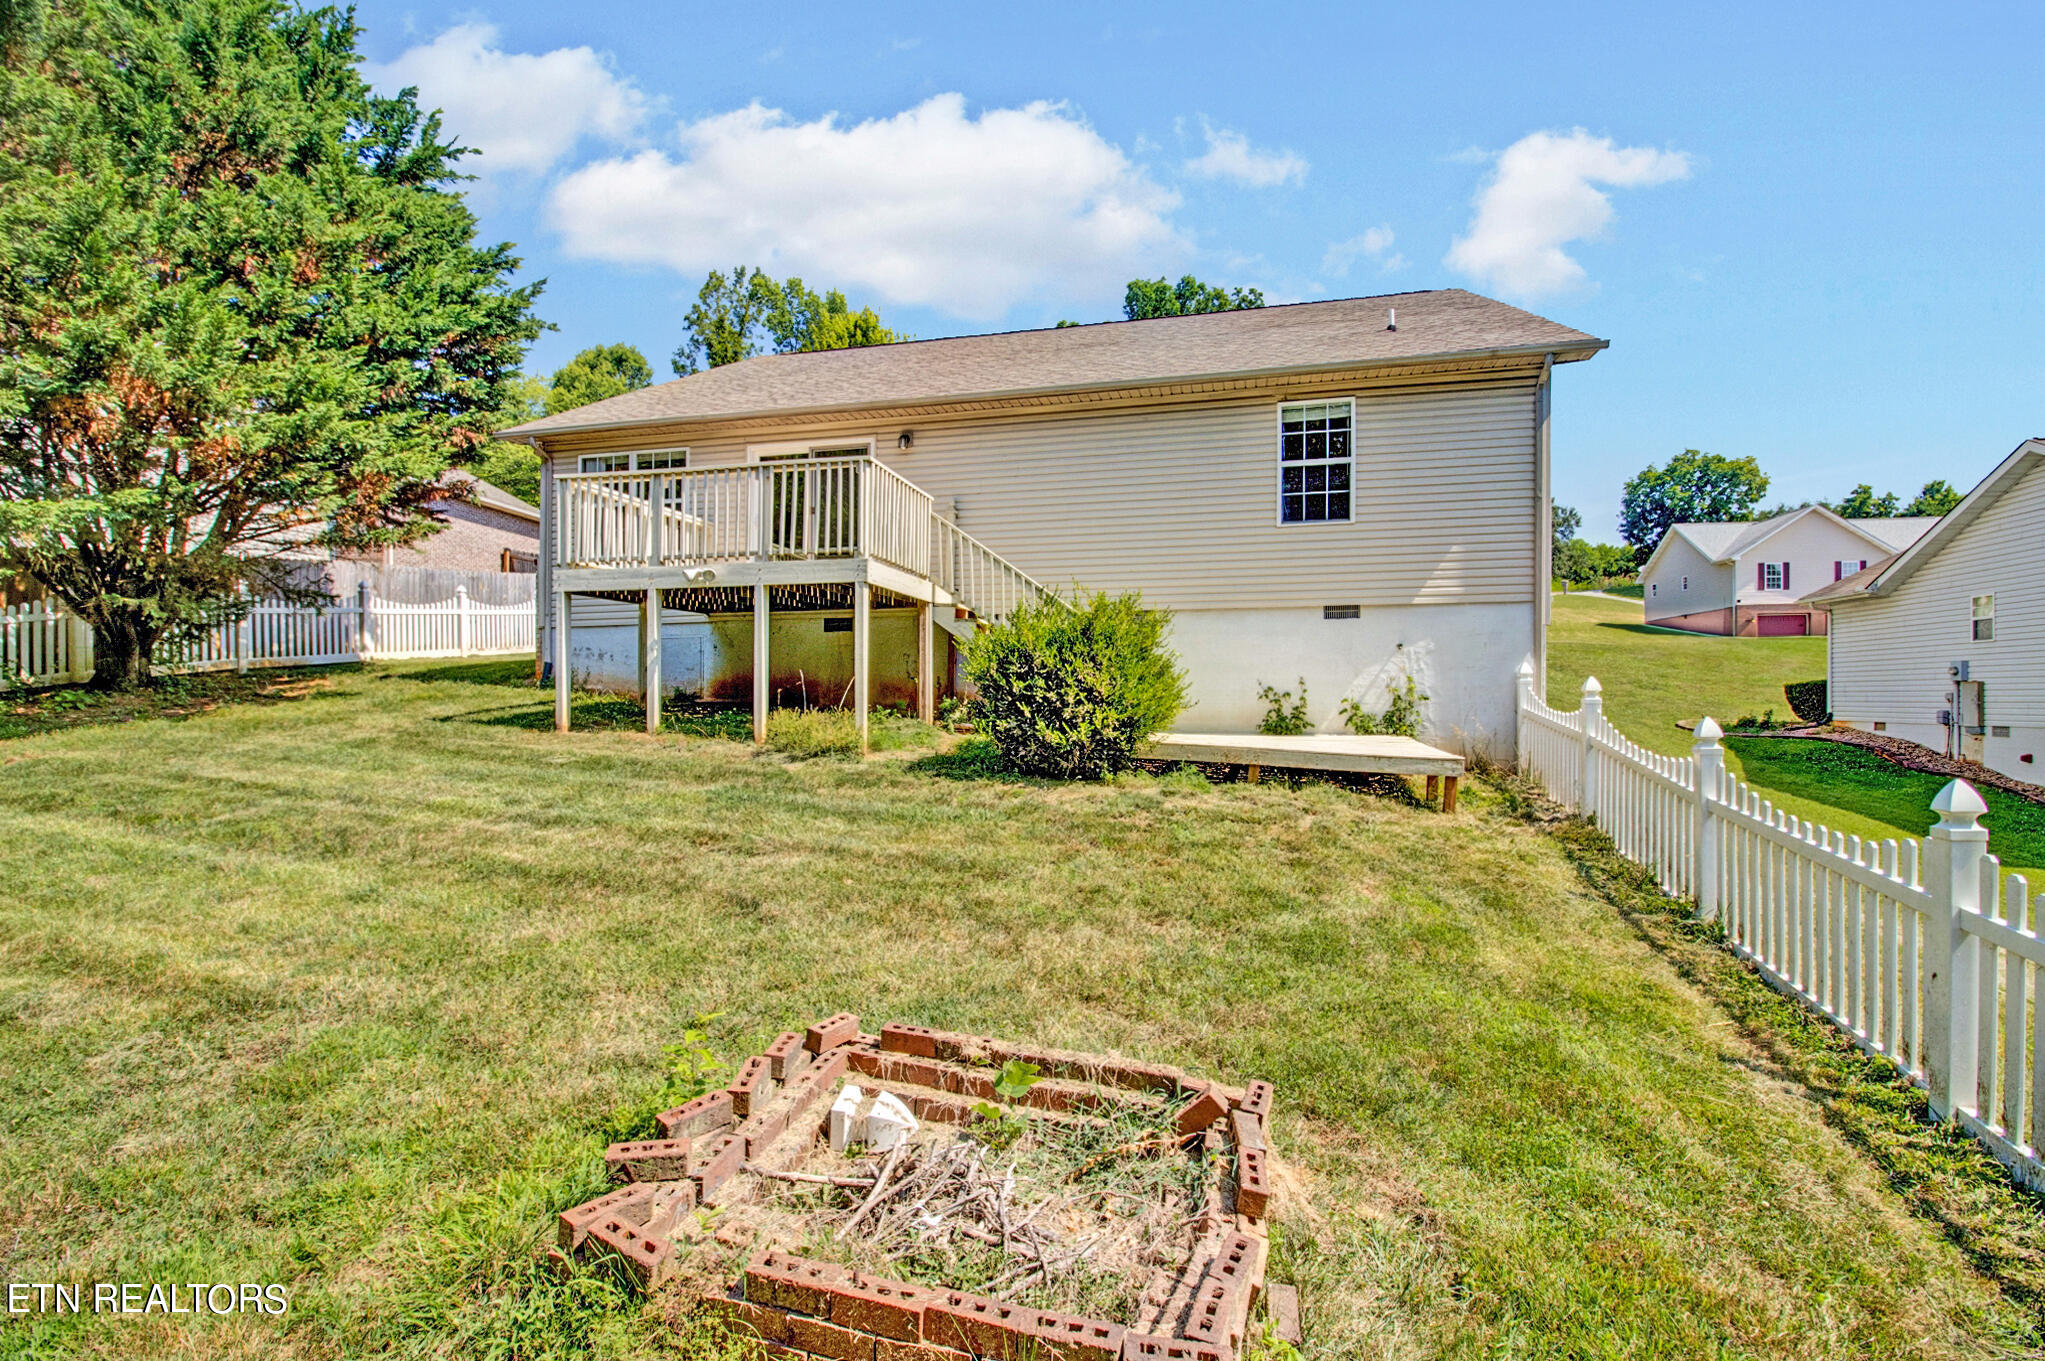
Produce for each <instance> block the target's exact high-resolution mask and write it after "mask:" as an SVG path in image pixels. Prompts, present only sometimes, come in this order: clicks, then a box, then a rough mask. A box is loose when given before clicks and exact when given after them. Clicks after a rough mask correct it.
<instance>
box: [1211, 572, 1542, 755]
mask: <svg viewBox="0 0 2045 1361" xmlns="http://www.w3.org/2000/svg"><path fill="white" fill-rule="evenodd" d="M1171 644H1172V647H1173V648H1174V649H1175V650H1176V651H1177V652H1178V654H1179V659H1180V663H1181V665H1183V666H1184V667H1185V669H1186V673H1187V680H1188V688H1189V689H1190V691H1191V694H1192V700H1193V707H1191V708H1189V709H1188V710H1187V711H1186V712H1185V713H1184V714H1182V715H1180V717H1179V721H1178V724H1177V725H1176V726H1177V727H1178V729H1179V731H1181V732H1213V733H1231V732H1255V731H1256V730H1257V724H1258V722H1259V721H1260V720H1261V719H1262V718H1263V717H1264V709H1265V702H1264V701H1263V700H1261V699H1259V698H1258V697H1257V691H1258V689H1259V687H1261V686H1264V685H1267V684H1268V685H1272V686H1275V687H1276V688H1278V689H1280V690H1290V691H1292V692H1293V695H1294V697H1295V699H1296V698H1297V697H1298V693H1299V682H1300V679H1301V678H1302V677H1304V678H1305V680H1306V687H1307V716H1308V718H1309V719H1310V720H1311V721H1312V722H1313V724H1314V731H1316V732H1346V731H1347V728H1346V727H1345V726H1344V725H1343V722H1342V716H1341V704H1342V701H1343V700H1344V699H1345V698H1350V697H1353V698H1355V699H1356V700H1357V701H1358V702H1360V703H1361V704H1362V705H1363V706H1364V707H1365V708H1367V709H1369V710H1370V711H1371V712H1373V713H1381V712H1383V711H1384V708H1385V705H1386V704H1387V703H1388V702H1389V701H1390V696H1391V690H1392V687H1393V686H1395V685H1403V683H1404V680H1405V677H1406V676H1407V675H1409V674H1410V675H1411V676H1412V677H1413V678H1414V679H1415V680H1417V681H1418V682H1419V683H1420V691H1421V693H1422V694H1425V695H1427V696H1428V700H1427V702H1426V703H1424V704H1422V705H1421V721H1422V726H1421V732H1420V736H1421V739H1422V740H1423V741H1426V742H1431V743H1433V744H1435V745H1436V746H1440V747H1444V748H1447V749H1448V750H1450V751H1456V752H1462V753H1464V754H1466V755H1470V754H1477V755H1482V756H1485V757H1487V758H1490V759H1492V760H1497V761H1501V762H1509V761H1511V760H1512V758H1513V740H1514V733H1515V716H1514V704H1515V695H1516V693H1517V692H1516V690H1515V685H1516V682H1515V680H1514V673H1515V672H1516V671H1517V670H1518V669H1519V665H1520V663H1521V662H1522V661H1525V660H1527V659H1528V658H1530V657H1532V656H1533V651H1534V632H1533V612H1532V610H1531V609H1530V608H1529V607H1528V606H1526V605H1523V604H1522V605H1378V606H1372V605H1366V606H1364V607H1363V608H1362V610H1361V611H1360V612H1359V617H1358V618H1355V619H1326V618H1323V617H1322V613H1321V611H1320V609H1318V608H1314V609H1274V610H1181V611H1179V612H1178V613H1177V614H1176V615H1175V616H1174V617H1173V620H1172V636H1171Z"/></svg>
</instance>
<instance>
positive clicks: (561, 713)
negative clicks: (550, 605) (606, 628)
mask: <svg viewBox="0 0 2045 1361" xmlns="http://www.w3.org/2000/svg"><path fill="white" fill-rule="evenodd" d="M554 731H555V732H567V731H568V592H566V591H556V592H554Z"/></svg>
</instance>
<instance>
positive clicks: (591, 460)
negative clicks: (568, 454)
mask: <svg viewBox="0 0 2045 1361" xmlns="http://www.w3.org/2000/svg"><path fill="white" fill-rule="evenodd" d="M688 466H689V451H688V450H687V449H659V450H643V451H635V452H633V453H629V454H584V455H583V456H582V461H581V462H580V463H579V464H577V465H576V471H578V472H585V473H650V472H657V471H660V470H663V469H667V468H686V467H688Z"/></svg>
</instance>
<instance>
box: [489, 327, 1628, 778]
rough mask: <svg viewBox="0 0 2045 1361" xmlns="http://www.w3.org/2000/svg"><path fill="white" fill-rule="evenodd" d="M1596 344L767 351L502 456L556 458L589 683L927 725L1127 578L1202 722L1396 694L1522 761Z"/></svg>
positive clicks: (927, 345)
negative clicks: (1561, 446)
mask: <svg viewBox="0 0 2045 1361" xmlns="http://www.w3.org/2000/svg"><path fill="white" fill-rule="evenodd" d="M1605 344H1606V342H1605V341H1602V340H1599V339H1597V338H1595V337H1592V336H1589V335H1586V334H1584V333H1583V332H1581V331H1576V330H1572V329H1570V328H1568V327H1566V326H1562V325H1559V324H1557V323H1555V322H1552V321H1548V320H1546V319H1544V318H1541V317H1538V316H1535V315H1533V314H1531V313H1528V312H1524V311H1521V310H1519V309H1517V308H1513V307H1509V306H1507V305H1505V304H1503V303H1500V302H1495V301H1493V300H1491V299H1488V298H1483V297H1479V296H1477V295H1474V294H1471V293H1466V292H1462V291H1460V290H1445V291H1438V292H1426V293H1409V294H1399V295H1394V296H1390V297H1377V298H1358V299H1348V300H1344V301H1339V302H1325V303H1304V304H1297V305H1292V306H1281V307H1269V308H1263V309H1259V310H1253V311H1242V312H1227V313H1215V314H1210V315H1204V316H1190V317H1173V318H1164V319H1159V320H1152V321H1138V322H1113V323H1106V324H1101V325H1094V326H1079V327H1066V328H1061V329H1055V330H1044V331H1027V332H1016V333H1009V334H1002V335H984V336H963V337H959V338H956V339H947V340H931V341H919V342H912V343H906V344H899V345H889V346H879V347H873V348H868V349H858V350H841V351H832V352H826V353H816V354H790V355H767V356H761V357H758V358H754V359H749V360H745V361H743V362H741V363H738V364H733V365H728V366H725V367H722V368H717V369H712V370H710V371H708V372H706V373H701V374H696V375H693V376H690V377H687V378H682V379H679V380H677V381H675V382H671V383H665V384H661V385H659V386H656V387H651V388H645V389H641V390H639V391H637V392H632V393H627V394H625V395H623V396H619V397H614V398H610V399H608V400H606V401H602V402H597V403H593V404H591V405H589V406H586V407H582V408H578V409H576V410H573V411H567V412H562V413H559V414H557V415H554V416H549V417H546V418H544V419H542V420H536V421H532V422H530V423H527V424H525V425H522V426H519V427H516V428H515V429H512V430H509V431H506V432H504V434H503V435H502V436H501V438H506V439H512V440H521V441H524V442H526V443H528V444H530V445H532V446H533V447H534V448H535V449H537V450H539V451H540V452H541V453H542V454H543V456H544V460H545V463H544V471H543V481H542V500H543V505H542V512H543V515H544V518H545V525H544V528H543V541H542V549H541V573H542V581H541V583H540V585H541V592H542V595H543V597H545V598H547V599H548V600H550V601H551V602H552V603H551V607H550V608H548V609H547V611H546V617H545V618H544V619H543V632H544V633H545V635H546V638H547V642H546V652H545V655H546V656H547V657H549V658H554V657H565V659H566V663H567V671H568V673H569V674H571V675H573V676H574V677H575V678H577V679H580V680H588V681H596V682H599V683H609V684H612V685H615V686H617V687H619V688H624V689H635V690H636V689H650V690H652V691H653V692H654V693H656V694H658V693H661V692H672V691H674V690H677V689H682V690H687V691H691V692H694V693H697V694H701V695H704V696H709V697H717V698H728V699H743V698H745V697H746V696H747V695H748V694H750V695H751V697H752V699H753V702H754V706H755V710H756V713H757V714H760V715H762V716H763V715H764V711H765V709H766V708H767V707H768V706H770V705H774V704H792V703H798V702H807V703H810V704H816V703H817V702H819V700H820V699H821V700H822V701H823V702H824V703H827V704H837V703H839V702H840V701H841V699H842V700H845V701H849V702H850V703H851V704H852V705H853V706H854V707H855V708H857V709H859V710H860V711H861V712H862V713H863V711H864V705H865V703H868V702H874V703H888V702H900V703H903V704H907V705H909V706H911V707H912V708H916V709H919V710H921V711H923V712H928V710H929V708H930V705H931V703H932V702H933V697H934V696H935V695H937V694H940V693H943V692H944V691H945V690H947V689H948V688H952V687H954V686H956V684H957V669H956V644H957V641H958V640H959V639H960V638H961V637H963V636H967V635H969V634H970V633H971V631H972V630H973V628H975V627H977V624H978V622H979V621H981V620H987V619H998V618H1000V617H1002V616H1003V615H1004V614H1005V613H1006V612H1007V611H1008V610H1009V609H1011V608H1013V607H1014V605H1015V603H1016V602H1017V601H1019V600H1021V599H1024V598H1026V597H1028V596H1029V595H1031V594H1033V593H1035V592H1036V591H1039V590H1042V589H1045V588H1052V589H1067V588H1070V587H1072V586H1075V585H1078V586H1084V587H1087V588H1090V589H1096V590H1106V591H1127V590H1140V591H1142V592H1143V594H1144V597H1145V598H1146V600H1148V601H1149V602H1151V603H1153V604H1156V605H1159V606H1162V607H1165V608H1168V609H1170V610H1171V611H1173V614H1174V623H1173V634H1172V641H1173V645H1174V646H1175V648H1176V649H1177V650H1178V652H1179V654H1180V656H1181V658H1182V660H1183V662H1184V664H1185V666H1186V668H1187V670H1188V672H1189V674H1190V679H1191V689H1192V694H1193V699H1194V708H1193V709H1192V710H1190V711H1189V712H1188V713H1187V714H1186V716H1185V717H1184V719H1183V720H1182V723H1183V724H1184V725H1185V726H1187V727H1189V728H1197V729H1198V730H1200V731H1205V732H1246V731H1254V730H1255V728H1256V725H1257V722H1258V719H1259V718H1260V717H1261V715H1262V713H1263V708H1264V705H1263V703H1262V701H1260V700H1259V699H1258V697H1257V691H1258V688H1259V686H1260V685H1262V684H1266V683H1269V684H1273V685H1276V686H1278V687H1280V688H1284V689H1296V688H1297V683H1298V681H1299V680H1300V679H1301V678H1302V677H1303V678H1304V679H1305V681H1306V684H1307V689H1308V693H1309V696H1310V708H1309V712H1310V716H1311V717H1312V719H1313V721H1314V722H1315V723H1316V724H1317V725H1318V726H1319V727H1320V729H1322V730H1324V731H1337V730H1340V729H1341V723H1340V719H1339V717H1338V716H1337V709H1338V706H1339V704H1340V702H1341V701H1342V700H1343V699H1344V698H1347V697H1354V698H1356V699H1358V700H1359V701H1360V702H1362V703H1365V704H1367V705H1370V706H1372V707H1379V708H1381V707H1383V705H1384V703H1385V701H1386V696H1387V693H1388V690H1389V688H1390V687H1391V686H1393V685H1396V684H1399V683H1400V682H1401V681H1403V679H1404V677H1405V676H1407V675H1411V676H1413V677H1415V678H1416V679H1417V680H1418V681H1419V683H1420V685H1421V687H1422V689H1424V690H1425V691H1426V692H1427V693H1428V694H1429V695H1430V696H1431V697H1432V698H1431V700H1430V702H1429V703H1428V705H1427V706H1426V715H1425V722H1426V728H1425V735H1426V736H1427V737H1428V739H1429V740H1431V741H1434V742H1436V743H1438V744H1444V745H1451V746H1457V747H1460V748H1462V749H1465V750H1469V751H1476V752H1482V753H1485V754H1487V755H1491V756H1494V757H1501V758H1509V757H1510V756H1511V755H1512V752H1511V746H1512V742H1513V732H1514V726H1515V725H1514V713H1513V704H1514V688H1513V687H1514V671H1515V668H1517V667H1518V666H1519V664H1520V663H1521V662H1522V661H1525V660H1528V659H1533V660H1534V661H1535V662H1536V665H1537V674H1538V673H1539V671H1541V670H1545V666H1544V662H1545V632H1546V622H1547V602H1548V590H1547V584H1548V561H1547V555H1548V545H1549V533H1548V519H1547V517H1548V504H1549V493H1548V456H1549V452H1548V438H1547V430H1548V411H1549V404H1550V394H1551V391H1552V374H1553V370H1554V367H1555V366H1556V365H1558V364H1564V363H1570V362H1574V361H1577V360H1582V359H1587V358H1589V357H1591V356H1592V355H1593V354H1595V353H1596V352H1597V351H1598V350H1600V349H1602V348H1604V346H1605ZM656 506H658V507H659V508H660V509H659V511H658V513H656V512H655V511H654V510H653V509H652V508H653V507H656ZM564 607H565V615H564V614H563V609H564ZM564 620H565V622H566V624H567V625H568V627H567V630H566V635H565V642H564V640H563V638H562V635H561V634H560V633H559V632H558V631H557V625H558V624H559V623H561V622H563V621H564ZM649 625H650V627H649ZM649 677H650V678H651V679H649ZM563 679H565V677H564V678H563Z"/></svg>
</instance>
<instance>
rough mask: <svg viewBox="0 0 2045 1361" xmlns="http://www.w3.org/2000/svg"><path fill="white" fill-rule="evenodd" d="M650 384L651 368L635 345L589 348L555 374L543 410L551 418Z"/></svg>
mask: <svg viewBox="0 0 2045 1361" xmlns="http://www.w3.org/2000/svg"><path fill="white" fill-rule="evenodd" d="M652 381H653V365H651V364H649V363H647V362H646V356H645V355H643V354H641V353H640V352H639V349H638V347H637V346H635V345H592V346H590V347H589V348H588V349H586V350H584V351H583V352H582V353H580V354H578V355H576V356H575V358H573V359H571V360H569V361H568V362H567V363H565V364H563V365H562V366H561V367H560V368H558V369H555V370H554V377H553V379H552V381H550V382H549V383H548V384H547V395H546V408H547V414H548V415H549V416H552V415H554V414H556V413H557V412H562V411H569V410H572V409H574V408H575V407H578V406H587V405H589V403H591V402H601V401H602V400H603V399H604V398H606V397H616V396H619V395H621V394H623V393H627V392H632V391H635V390H637V389H639V388H643V387H645V386H646V385H647V384H648V383H651V382H652Z"/></svg>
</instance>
